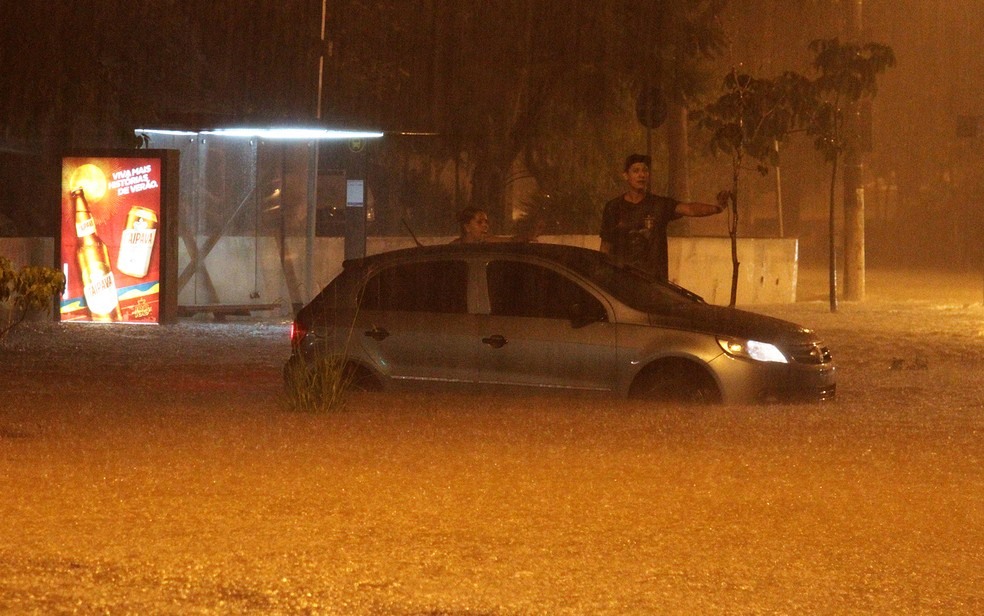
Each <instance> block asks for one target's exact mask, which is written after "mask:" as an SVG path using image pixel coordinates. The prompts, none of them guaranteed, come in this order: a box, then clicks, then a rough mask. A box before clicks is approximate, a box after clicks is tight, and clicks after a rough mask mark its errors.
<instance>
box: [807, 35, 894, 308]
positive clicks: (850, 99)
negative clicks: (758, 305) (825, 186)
mask: <svg viewBox="0 0 984 616" xmlns="http://www.w3.org/2000/svg"><path fill="white" fill-rule="evenodd" d="M810 50H811V51H812V52H814V53H815V54H816V57H815V58H814V60H813V67H814V69H815V70H817V71H818V72H819V77H817V79H816V80H815V81H814V82H813V88H814V91H815V95H816V100H817V105H816V108H815V111H814V116H813V119H812V121H811V123H810V126H809V128H808V131H809V133H810V135H812V136H813V137H814V145H815V147H816V148H817V150H818V151H820V152H821V153H822V154H823V156H824V159H825V160H826V161H827V162H829V163H830V196H829V212H828V236H829V237H828V241H829V243H830V257H829V259H830V263H829V267H830V289H829V292H830V310H831V311H836V309H837V281H836V269H837V268H836V263H835V259H836V252H835V250H834V236H835V233H834V220H835V215H834V209H835V203H836V199H835V197H834V190H835V186H836V184H837V167H838V163H839V161H840V157H841V155H842V154H844V153H845V152H852V151H853V152H857V151H859V150H860V147H861V146H860V143H859V139H860V136H859V128H858V126H857V124H856V123H852V120H854V116H856V115H857V106H856V105H857V104H858V102H859V101H860V100H861V99H862V98H863V97H865V96H867V97H873V96H874V95H875V94H876V93H877V91H878V81H877V77H878V75H879V74H881V73H883V72H885V71H886V70H887V69H889V68H891V67H892V66H895V53H894V52H893V51H892V48H891V47H888V46H886V45H882V44H879V43H866V44H863V45H862V44H859V43H841V42H840V40H839V39H836V38H833V39H818V40H815V41H813V42H812V43H811V44H810ZM848 127H851V130H848Z"/></svg>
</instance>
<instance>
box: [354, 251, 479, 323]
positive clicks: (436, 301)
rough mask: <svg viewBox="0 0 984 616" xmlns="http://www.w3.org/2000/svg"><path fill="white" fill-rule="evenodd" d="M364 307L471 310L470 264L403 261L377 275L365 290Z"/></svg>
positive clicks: (360, 303) (365, 308) (375, 308)
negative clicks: (469, 308) (469, 301)
mask: <svg viewBox="0 0 984 616" xmlns="http://www.w3.org/2000/svg"><path fill="white" fill-rule="evenodd" d="M359 307H360V309H362V310H372V311H398V312H441V313H465V312H468V266H467V264H466V263H465V262H464V261H428V262H422V263H403V264H400V265H394V266H391V267H388V268H386V269H383V270H381V271H379V272H377V273H375V274H373V275H372V276H371V277H370V278H369V280H368V281H367V282H366V285H365V287H363V289H362V295H361V299H360V301H359Z"/></svg>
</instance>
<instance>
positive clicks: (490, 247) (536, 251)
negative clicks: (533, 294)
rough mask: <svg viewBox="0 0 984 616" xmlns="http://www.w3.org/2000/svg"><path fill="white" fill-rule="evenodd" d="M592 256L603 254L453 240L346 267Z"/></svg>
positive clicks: (557, 246)
mask: <svg viewBox="0 0 984 616" xmlns="http://www.w3.org/2000/svg"><path fill="white" fill-rule="evenodd" d="M588 254H590V255H592V256H594V257H595V258H600V257H601V253H599V252H598V251H596V250H591V249H589V248H581V247H579V246H569V245H566V244H547V243H541V242H483V243H480V244H463V243H449V244H436V245H432V246H418V247H415V248H400V249H397V250H389V251H386V252H380V253H376V254H372V255H367V256H365V257H361V258H357V259H346V260H345V262H344V263H343V267H345V268H358V267H373V266H375V265H378V264H380V263H384V262H390V261H400V260H403V259H419V258H426V257H447V256H463V257H466V256H473V255H512V256H533V257H542V258H546V259H550V260H555V261H561V262H563V261H566V260H568V259H570V258H572V257H574V256H575V255H581V256H582V258H583V256H586V255H588Z"/></svg>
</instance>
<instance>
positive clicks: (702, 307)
mask: <svg viewBox="0 0 984 616" xmlns="http://www.w3.org/2000/svg"><path fill="white" fill-rule="evenodd" d="M649 321H650V324H651V325H654V326H659V327H670V328H674V329H688V330H693V331H700V332H704V333H707V334H713V335H725V336H735V337H738V338H747V339H752V340H761V341H763V342H773V343H777V342H782V343H807V342H814V341H817V335H816V333H814V332H813V331H812V330H810V329H807V328H805V327H802V326H800V325H797V324H795V323H791V322H789V321H784V320H782V319H776V318H774V317H768V316H765V315H762V314H756V313H754V312H748V311H745V310H739V309H738V308H727V307H724V306H714V305H712V304H680V305H677V306H670V307H667V308H661V309H660V310H658V311H654V312H651V313H650V314H649Z"/></svg>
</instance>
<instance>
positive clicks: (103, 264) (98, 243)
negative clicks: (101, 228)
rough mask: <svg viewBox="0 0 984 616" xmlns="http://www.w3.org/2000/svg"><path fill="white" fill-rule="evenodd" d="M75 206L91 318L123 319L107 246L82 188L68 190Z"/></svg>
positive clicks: (81, 267) (83, 284)
mask: <svg viewBox="0 0 984 616" xmlns="http://www.w3.org/2000/svg"><path fill="white" fill-rule="evenodd" d="M71 196H72V201H73V202H74V205H75V233H76V235H77V236H78V260H79V270H80V271H81V272H82V288H83V293H84V294H85V303H86V305H88V307H89V314H91V315H92V320H93V321H122V320H123V315H122V314H121V313H120V300H119V297H118V296H117V294H116V279H115V278H114V277H113V270H112V268H111V267H110V265H109V249H107V248H106V244H104V243H103V241H102V240H101V239H99V235H97V234H96V221H95V219H94V218H93V217H92V212H90V211H89V202H88V201H87V200H86V198H85V191H84V190H82V189H81V188H76V189H75V190H73V191H72V192H71Z"/></svg>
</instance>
